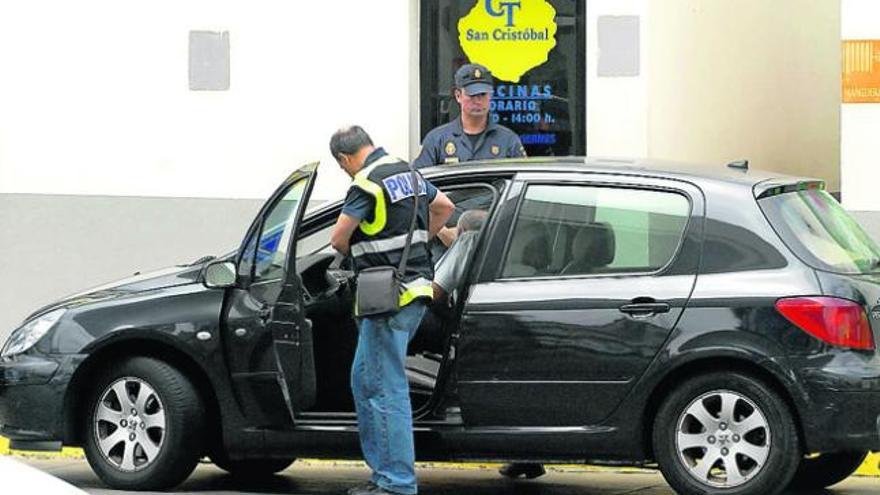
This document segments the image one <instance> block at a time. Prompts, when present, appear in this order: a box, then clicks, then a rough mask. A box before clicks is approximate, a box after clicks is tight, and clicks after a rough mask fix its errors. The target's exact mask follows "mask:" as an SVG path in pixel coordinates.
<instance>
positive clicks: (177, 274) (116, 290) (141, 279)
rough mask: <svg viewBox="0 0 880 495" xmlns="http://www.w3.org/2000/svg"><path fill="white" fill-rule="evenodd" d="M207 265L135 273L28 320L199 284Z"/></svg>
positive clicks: (63, 301)
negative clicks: (58, 311) (140, 294)
mask: <svg viewBox="0 0 880 495" xmlns="http://www.w3.org/2000/svg"><path fill="white" fill-rule="evenodd" d="M204 265H205V263H198V264H193V265H180V266H172V267H168V268H163V269H161V270H156V271H152V272H148V273H135V274H134V275H133V276H131V277H127V278H124V279H122V280H116V281H114V282H110V283H107V284H104V285H101V286H98V287H93V288H91V289H88V290H84V291H82V292H78V293H76V294H72V295H70V296H67V297H64V298H61V299H60V300H58V301H55V302H53V303H52V304H49V305H47V306H44V307H42V308H40V309H38V310H37V311H34V312H33V314H31V315H30V316H28V317H27V318H26V320H25V321H27V320H30V319H31V318H34V317H36V316H39V315H41V314H43V313H47V312H49V311H52V310H54V309H58V308H73V307H77V306H82V305H85V304H90V303H93V302H98V301H106V300H108V299H118V298H122V297H126V296H129V295H132V294H139V293H143V292H148V291H152V290H157V289H164V288H167V287H174V286H178V285H187V284H193V283H198V282H199V280H200V278H199V275H200V273H201V271H202V267H204Z"/></svg>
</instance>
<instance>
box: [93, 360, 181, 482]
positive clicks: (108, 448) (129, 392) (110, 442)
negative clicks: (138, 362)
mask: <svg viewBox="0 0 880 495" xmlns="http://www.w3.org/2000/svg"><path fill="white" fill-rule="evenodd" d="M165 420H166V416H165V407H164V406H163V404H162V401H161V399H160V398H159V395H158V394H157V393H156V391H155V390H154V389H153V387H151V386H150V384H149V383H147V382H145V381H143V380H141V379H139V378H135V377H123V378H120V379H118V380H116V381H114V382H113V383H111V384H110V386H109V387H107V388H106V389H105V390H104V392H102V393H101V395H100V400H99V401H98V404H97V405H96V406H95V413H94V416H93V421H94V432H95V441H96V444H97V445H98V448H99V450H100V452H101V455H102V456H103V457H104V459H105V460H106V461H107V462H108V463H110V464H111V465H112V466H113V467H114V468H116V469H118V470H120V471H124V472H135V471H140V470H142V469H144V468H146V467H148V466H149V465H150V464H152V463H153V461H154V460H155V459H156V457H158V455H159V453H160V452H161V450H162V445H163V443H164V440H165Z"/></svg>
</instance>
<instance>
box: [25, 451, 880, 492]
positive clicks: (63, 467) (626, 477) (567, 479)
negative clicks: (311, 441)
mask: <svg viewBox="0 0 880 495" xmlns="http://www.w3.org/2000/svg"><path fill="white" fill-rule="evenodd" d="M19 460H21V461H23V462H26V463H27V464H29V465H31V466H34V467H37V468H39V469H41V470H43V471H45V472H47V473H50V474H52V475H54V476H57V477H58V478H61V479H62V480H64V481H67V482H68V483H71V484H73V485H75V486H77V487H80V488H82V489H84V490H85V491H87V492H88V493H92V494H102V495H103V494H114V495H115V494H120V493H125V492H119V491H114V490H108V489H107V488H106V487H105V486H104V485H103V484H102V483H101V481H100V480H99V479H98V478H97V477H96V476H95V475H94V473H92V471H91V469H90V468H89V466H88V464H87V463H86V462H85V461H84V460H80V459H38V458H21V459H19ZM455 466H459V465H444V464H439V465H420V466H419V470H418V476H419V481H420V487H419V493H420V494H421V495H453V494H455V495H460V494H468V495H471V494H473V495H502V494H505V495H509V494H514V495H551V494H552V495H569V494H570V495H575V494H577V495H629V494H638V495H674V493H675V492H673V491H672V490H671V489H670V488H669V486H668V485H667V484H666V483H665V481H664V480H663V477H662V476H661V475H660V474H659V473H657V472H653V471H630V470H627V471H609V470H592V469H590V468H584V469H568V468H566V469H563V470H557V469H550V470H549V472H548V474H547V475H546V476H544V477H542V478H540V479H537V480H529V481H525V480H522V481H511V480H507V479H504V478H502V477H501V476H500V475H498V473H497V471H496V470H495V467H483V468H479V467H478V466H475V465H467V467H465V468H460V467H455ZM367 478H368V471H367V469H366V468H365V467H363V466H362V465H358V464H353V463H350V462H343V463H336V464H335V463H332V462H325V461H317V462H316V461H305V462H303V461H300V462H297V463H295V464H294V465H293V466H291V467H290V468H288V469H287V470H286V471H284V472H282V473H280V474H278V475H275V476H271V477H269V478H266V479H261V480H256V481H241V480H236V479H234V478H232V477H231V476H229V475H227V474H226V473H225V472H224V471H222V470H220V469H218V468H216V467H215V466H213V465H211V464H201V465H199V467H198V468H197V469H196V471H195V473H193V475H192V476H190V478H189V479H188V480H187V481H185V482H184V483H183V484H182V485H180V486H179V487H177V488H176V490H175V493H181V494H234V493H247V494H277V493H285V494H295V495H329V494H340V493H343V492H344V491H345V489H346V488H348V487H350V486H352V485H354V484H357V483H362V482H364V481H365V480H366V479H367ZM815 493H819V494H828V495H830V494H834V495H869V494H871V495H878V494H880V479H877V478H868V477H853V478H850V479H849V480H847V481H846V482H844V483H841V484H840V485H837V486H836V487H834V488H833V489H832V490H827V491H820V492H815ZM791 495H793V494H791Z"/></svg>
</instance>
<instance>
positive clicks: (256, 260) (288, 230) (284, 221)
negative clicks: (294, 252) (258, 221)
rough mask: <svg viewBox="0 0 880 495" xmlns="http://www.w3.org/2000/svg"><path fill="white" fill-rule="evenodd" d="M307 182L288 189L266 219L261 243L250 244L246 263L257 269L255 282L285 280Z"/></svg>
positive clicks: (256, 241)
mask: <svg viewBox="0 0 880 495" xmlns="http://www.w3.org/2000/svg"><path fill="white" fill-rule="evenodd" d="M306 182H307V180H306V179H303V180H301V181H299V182H297V183H296V184H294V185H293V186H291V188H290V189H288V191H287V192H286V193H285V194H284V196H283V197H282V198H281V200H279V201H278V202H277V203H276V204H275V205H274V206H273V207H272V210H271V211H270V212H269V214H268V215H266V219H265V221H263V226H262V229H261V230H260V235H259V240H257V237H253V238H252V239H251V241H250V242H249V243H248V247H247V249H246V251H245V254H244V256H243V257H242V263H245V264H247V269H248V270H249V269H253V277H254V280H268V279H273V278H278V277H280V276H281V272H282V270H283V269H284V263H285V262H286V260H287V256H288V251H289V247H290V237H291V236H292V235H293V231H294V230H295V220H296V214H297V211H298V210H299V208H298V206H299V202H300V199H301V198H302V196H303V194H304V193H305V188H306Z"/></svg>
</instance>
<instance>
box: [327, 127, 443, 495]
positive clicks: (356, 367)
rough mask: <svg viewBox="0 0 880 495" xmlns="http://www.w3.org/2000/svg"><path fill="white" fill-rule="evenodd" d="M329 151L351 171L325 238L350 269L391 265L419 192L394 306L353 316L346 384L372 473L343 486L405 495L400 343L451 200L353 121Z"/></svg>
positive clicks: (408, 429)
mask: <svg viewBox="0 0 880 495" xmlns="http://www.w3.org/2000/svg"><path fill="white" fill-rule="evenodd" d="M330 153H331V154H332V155H333V157H334V158H335V159H336V161H337V162H338V163H339V165H340V166H341V167H342V168H343V169H344V170H345V172H346V173H348V175H350V176H351V177H352V178H353V181H352V185H351V187H350V188H349V191H348V195H347V196H346V198H345V203H344V205H343V207H342V213H341V214H340V215H339V218H338V219H337V221H336V226H335V227H334V228H333V233H332V234H331V238H330V243H331V245H332V246H333V248H334V249H336V250H337V251H339V252H340V253H342V254H345V255H349V254H350V255H351V256H352V257H353V258H354V264H355V269H356V270H363V269H366V268H369V267H373V266H395V267H396V266H398V265H399V263H400V260H401V257H402V256H403V251H404V247H405V244H406V238H407V234H408V233H409V229H410V225H411V224H412V216H413V204H414V201H413V200H412V198H413V196H414V194H418V195H419V197H420V200H419V210H418V212H417V217H416V225H415V228H414V231H413V235H412V241H411V245H410V251H409V256H408V257H407V258H408V261H407V266H406V270H405V273H403V274H402V285H403V287H402V290H401V294H400V300H399V304H400V306H401V309H400V311H398V312H397V313H393V314H390V315H379V316H368V317H362V318H359V319H358V344H357V350H356V351H355V357H354V362H353V363H352V366H351V388H352V394H353V396H354V401H355V410H356V412H357V418H358V433H359V435H360V442H361V450H362V451H363V454H364V460H365V461H366V462H367V465H368V466H370V468H371V469H372V471H373V475H372V478H371V479H370V482H369V483H368V484H366V485H364V486H359V487H354V488H352V489H350V490H349V491H348V492H347V493H349V494H352V495H366V494H371V495H382V494H402V495H413V494H415V493H416V491H417V486H416V475H415V466H414V462H415V451H414V447H413V432H412V405H411V404H410V398H409V384H408V382H407V378H406V371H405V363H406V350H407V344H408V343H409V341H410V340H411V339H412V337H413V335H415V333H416V330H417V329H418V328H419V323H420V322H421V320H422V317H423V316H424V314H425V310H426V307H427V306H426V303H427V302H428V301H430V300H431V296H432V289H431V280H432V279H433V277H434V270H433V266H432V263H431V257H430V254H429V253H428V249H427V247H426V244H427V242H428V239H430V238H431V237H433V236H434V235H435V234H436V233H437V231H438V230H440V227H442V226H443V225H444V224H445V223H446V220H448V219H449V216H450V215H451V214H452V210H453V209H454V205H453V204H452V202H451V201H450V200H449V199H448V198H447V197H446V195H444V194H443V193H442V192H440V191H438V190H437V188H436V187H434V186H433V185H431V183H430V182H428V181H425V180H424V179H421V176H420V175H418V180H417V182H418V184H413V183H412V182H413V181H412V172H411V171H410V168H409V166H408V164H407V163H406V162H404V161H401V160H399V159H397V158H392V157H391V156H389V155H388V154H387V153H386V152H385V150H383V149H382V148H376V147H374V146H373V142H372V140H371V139H370V137H369V136H368V135H367V133H366V132H365V131H364V130H363V129H362V128H360V127H358V126H352V127H347V128H344V129H340V130H339V131H337V132H336V133H335V134H333V137H332V138H331V139H330ZM417 174H418V173H417ZM422 197H424V200H422Z"/></svg>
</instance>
